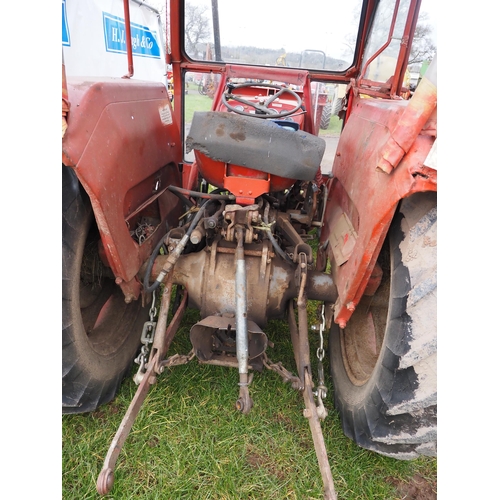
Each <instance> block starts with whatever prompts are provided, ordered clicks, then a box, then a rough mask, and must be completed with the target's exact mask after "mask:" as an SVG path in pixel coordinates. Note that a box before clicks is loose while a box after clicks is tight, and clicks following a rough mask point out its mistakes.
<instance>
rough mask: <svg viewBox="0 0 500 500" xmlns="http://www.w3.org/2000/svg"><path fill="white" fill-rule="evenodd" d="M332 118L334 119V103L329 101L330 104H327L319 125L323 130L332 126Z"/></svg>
mask: <svg viewBox="0 0 500 500" xmlns="http://www.w3.org/2000/svg"><path fill="white" fill-rule="evenodd" d="M331 119H332V103H331V102H329V103H328V104H325V107H324V108H323V112H322V113H321V122H320V125H319V126H320V128H321V130H326V129H327V128H328V127H329V126H330V120H331Z"/></svg>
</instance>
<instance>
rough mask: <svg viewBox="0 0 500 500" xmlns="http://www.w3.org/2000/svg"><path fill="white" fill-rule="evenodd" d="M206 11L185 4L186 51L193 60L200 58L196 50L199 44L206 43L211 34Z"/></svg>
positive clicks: (197, 6)
mask: <svg viewBox="0 0 500 500" xmlns="http://www.w3.org/2000/svg"><path fill="white" fill-rule="evenodd" d="M207 10H208V9H207V7H206V6H200V5H193V4H190V3H186V16H185V22H186V26H185V36H186V51H187V52H188V54H189V55H190V56H191V57H194V58H199V56H200V51H199V50H198V46H199V44H200V43H206V42H207V41H208V38H209V37H210V35H211V33H212V31H211V29H210V19H209V16H208V15H207Z"/></svg>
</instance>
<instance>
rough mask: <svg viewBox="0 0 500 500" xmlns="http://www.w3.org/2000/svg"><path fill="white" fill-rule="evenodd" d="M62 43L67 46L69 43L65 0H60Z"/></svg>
mask: <svg viewBox="0 0 500 500" xmlns="http://www.w3.org/2000/svg"><path fill="white" fill-rule="evenodd" d="M62 44H63V45H66V46H67V47H69V46H70V45H71V41H70V39H69V26H68V16H67V13H66V0H62Z"/></svg>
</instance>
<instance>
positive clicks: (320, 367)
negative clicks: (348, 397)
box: [316, 304, 327, 401]
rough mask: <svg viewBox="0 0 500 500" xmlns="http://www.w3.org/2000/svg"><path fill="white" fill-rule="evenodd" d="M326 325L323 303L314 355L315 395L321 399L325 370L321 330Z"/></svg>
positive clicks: (324, 394)
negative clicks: (316, 358) (316, 364)
mask: <svg viewBox="0 0 500 500" xmlns="http://www.w3.org/2000/svg"><path fill="white" fill-rule="evenodd" d="M325 326H326V320H325V304H323V306H322V307H321V323H320V325H319V339H320V344H319V347H318V349H317V350H316V356H317V357H318V389H317V391H316V395H317V396H318V398H319V400H320V401H321V400H323V399H325V398H326V392H327V389H326V385H325V372H324V370H323V358H324V357H325V349H324V348H323V331H324V329H325Z"/></svg>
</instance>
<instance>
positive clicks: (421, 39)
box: [408, 12, 436, 66]
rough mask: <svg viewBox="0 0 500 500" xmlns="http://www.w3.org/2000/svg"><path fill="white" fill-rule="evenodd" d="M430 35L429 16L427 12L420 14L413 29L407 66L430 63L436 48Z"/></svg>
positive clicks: (431, 30)
mask: <svg viewBox="0 0 500 500" xmlns="http://www.w3.org/2000/svg"><path fill="white" fill-rule="evenodd" d="M432 35H433V29H432V26H431V25H430V24H429V15H428V14H427V12H421V13H420V16H419V18H418V23H417V26H416V27H415V35H414V37H413V43H412V45H411V52H410V58H409V60H408V66H412V65H415V64H421V63H423V62H424V61H430V60H431V59H432V58H433V57H434V55H435V54H436V46H435V45H434V42H433V40H432Z"/></svg>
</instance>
